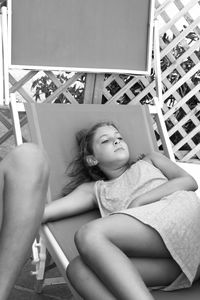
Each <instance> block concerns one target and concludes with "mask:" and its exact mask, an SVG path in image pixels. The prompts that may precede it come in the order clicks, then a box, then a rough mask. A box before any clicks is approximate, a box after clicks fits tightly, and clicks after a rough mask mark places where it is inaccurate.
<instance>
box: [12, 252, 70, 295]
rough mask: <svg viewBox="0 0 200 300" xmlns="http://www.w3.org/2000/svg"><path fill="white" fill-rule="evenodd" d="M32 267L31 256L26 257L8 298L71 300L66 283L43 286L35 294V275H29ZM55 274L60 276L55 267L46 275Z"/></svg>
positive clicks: (51, 275)
mask: <svg viewBox="0 0 200 300" xmlns="http://www.w3.org/2000/svg"><path fill="white" fill-rule="evenodd" d="M33 269H34V267H33V266H32V264H31V258H28V259H27V262H26V264H25V266H24V268H23V270H22V272H21V274H20V276H19V278H18V280H17V282H16V284H15V287H14V288H13V290H12V292H11V295H10V297H9V299H8V300H48V299H49V300H64V299H65V300H73V297H72V294H71V292H70V290H69V288H68V287H67V285H66V284H60V285H54V286H45V287H44V288H43V291H42V293H41V294H37V293H36V292H35V290H34V284H35V277H34V276H32V275H31V271H33ZM56 276H60V274H59V272H58V270H57V269H56V268H54V269H53V270H51V271H49V272H48V277H56Z"/></svg>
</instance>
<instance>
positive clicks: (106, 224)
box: [75, 214, 179, 300]
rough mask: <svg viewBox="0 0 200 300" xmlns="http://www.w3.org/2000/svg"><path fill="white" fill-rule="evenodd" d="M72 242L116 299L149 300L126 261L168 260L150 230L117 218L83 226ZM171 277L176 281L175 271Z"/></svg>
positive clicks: (135, 270) (136, 222) (158, 240)
mask: <svg viewBox="0 0 200 300" xmlns="http://www.w3.org/2000/svg"><path fill="white" fill-rule="evenodd" d="M75 240H76V245H77V248H78V250H79V253H80V256H81V258H82V260H83V261H84V263H85V264H86V265H87V266H88V267H89V268H90V269H91V270H92V271H93V272H94V273H95V274H96V275H97V276H98V278H99V279H100V280H101V281H102V282H103V283H104V284H105V286H106V287H107V289H108V290H109V291H110V292H111V294H112V295H114V297H116V299H123V300H134V299H138V300H152V299H153V297H152V295H151V294H150V293H149V291H148V289H147V287H146V285H145V283H144V281H143V280H142V277H141V275H140V273H139V271H138V270H137V268H136V267H135V266H134V265H133V264H131V263H130V259H129V257H134V258H136V257H138V258H142V257H143V258H145V257H147V258H170V254H169V252H168V250H167V249H166V247H165V245H164V243H163V241H162V239H161V237H160V235H159V234H158V233H157V232H156V231H155V230H154V229H152V228H151V227H149V226H147V225H144V224H143V223H141V222H140V221H138V220H136V219H134V218H132V217H129V216H126V215H121V214H119V215H112V216H109V217H108V218H103V219H100V220H96V221H93V222H91V223H89V224H87V225H85V226H84V227H83V228H82V229H81V230H80V231H79V232H78V233H77V235H76V238H75ZM178 271H179V270H178ZM175 273H176V274H174V278H175V277H177V269H176V272H175Z"/></svg>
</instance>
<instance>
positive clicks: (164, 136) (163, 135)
mask: <svg viewBox="0 0 200 300" xmlns="http://www.w3.org/2000/svg"><path fill="white" fill-rule="evenodd" d="M154 66H155V82H156V93H157V97H155V98H154V104H155V110H154V112H155V117H156V124H157V126H158V131H159V134H160V139H161V141H162V145H163V149H164V153H165V154H166V155H167V156H168V157H169V158H170V159H171V160H172V161H175V156H174V153H173V149H172V145H171V141H170V139H169V135H168V132H167V128H166V125H165V120H164V116H163V113H162V107H163V104H164V102H163V97H162V75H161V74H162V73H161V65H160V43H159V28H158V20H157V19H156V20H154Z"/></svg>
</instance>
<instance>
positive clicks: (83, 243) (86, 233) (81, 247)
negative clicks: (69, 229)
mask: <svg viewBox="0 0 200 300" xmlns="http://www.w3.org/2000/svg"><path fill="white" fill-rule="evenodd" d="M103 239H106V236H105V234H104V232H103V230H102V228H101V226H100V224H99V222H98V221H92V222H90V223H88V224H86V225H84V226H82V227H81V228H80V229H79V230H78V231H77V232H76V234H75V244H76V247H77V249H78V251H79V253H80V255H81V256H82V257H86V256H87V255H90V254H91V253H92V252H95V247H98V245H99V243H101V242H102V240H103Z"/></svg>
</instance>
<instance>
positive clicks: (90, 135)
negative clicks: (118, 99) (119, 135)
mask: <svg viewBox="0 0 200 300" xmlns="http://www.w3.org/2000/svg"><path fill="white" fill-rule="evenodd" d="M105 126H113V127H114V128H116V129H117V127H116V126H115V125H114V124H113V123H112V122H99V123H96V124H95V125H94V126H92V127H91V128H90V129H83V130H81V131H79V132H78V133H77V135H76V140H77V144H78V153H77V156H76V157H75V159H74V160H73V161H72V162H71V163H70V164H69V166H68V167H67V170H66V175H67V177H68V178H69V182H68V183H67V184H66V185H65V187H64V188H63V190H62V194H63V196H65V195H67V194H69V193H71V192H72V191H73V190H74V189H75V188H76V187H78V186H79V185H80V184H82V183H84V182H90V181H97V180H107V179H108V178H106V176H105V174H104V173H103V172H102V171H101V169H100V168H99V167H98V165H96V166H90V165H88V163H87V159H86V158H87V156H88V155H93V139H94V135H95V133H96V131H97V130H98V129H99V128H101V127H105ZM117 130H118V129H117Z"/></svg>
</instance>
